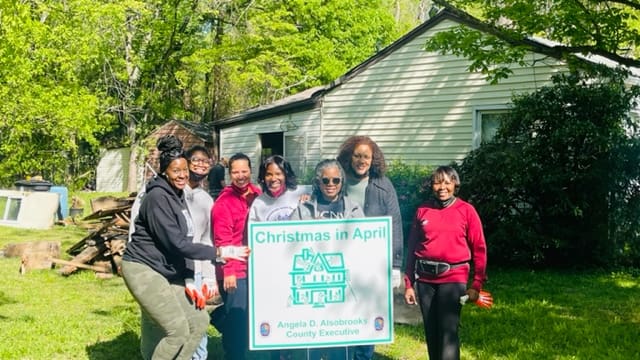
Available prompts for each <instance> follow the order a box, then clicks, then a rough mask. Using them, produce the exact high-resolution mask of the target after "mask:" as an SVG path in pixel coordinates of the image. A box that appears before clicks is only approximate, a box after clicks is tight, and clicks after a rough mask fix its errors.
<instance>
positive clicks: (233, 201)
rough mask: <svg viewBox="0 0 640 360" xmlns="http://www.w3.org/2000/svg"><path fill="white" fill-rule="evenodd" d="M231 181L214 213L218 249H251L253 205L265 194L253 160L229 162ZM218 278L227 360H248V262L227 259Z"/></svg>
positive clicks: (240, 156)
mask: <svg viewBox="0 0 640 360" xmlns="http://www.w3.org/2000/svg"><path fill="white" fill-rule="evenodd" d="M229 177H230V178H231V185H230V186H227V187H225V188H224V189H223V190H222V192H221V193H220V195H219V196H218V199H216V202H215V204H214V205H213V209H212V210H211V216H212V217H211V222H212V224H213V242H214V244H215V246H216V248H218V249H222V248H224V247H226V246H236V247H242V246H246V245H247V239H246V238H245V234H246V232H245V224H246V221H247V216H248V214H249V209H250V208H251V203H252V202H253V200H254V199H255V198H256V197H258V195H260V193H261V191H260V188H259V187H257V186H256V185H254V184H252V183H251V160H250V159H249V157H248V156H247V155H245V154H241V153H238V154H235V155H233V156H232V157H231V158H230V159H229ZM216 275H217V276H218V282H219V284H218V287H219V289H220V294H221V295H222V299H223V300H224V310H225V311H226V316H225V317H224V320H222V323H221V324H220V325H221V330H222V348H223V349H224V358H225V359H230V360H244V358H245V354H246V352H247V349H248V346H249V339H248V336H249V329H248V326H249V324H248V313H247V307H248V302H249V299H248V293H247V262H246V261H242V260H238V259H227V260H226V262H225V263H224V264H222V265H221V266H219V269H217V270H216ZM212 316H214V314H212ZM214 322H215V321H214ZM214 325H215V323H214Z"/></svg>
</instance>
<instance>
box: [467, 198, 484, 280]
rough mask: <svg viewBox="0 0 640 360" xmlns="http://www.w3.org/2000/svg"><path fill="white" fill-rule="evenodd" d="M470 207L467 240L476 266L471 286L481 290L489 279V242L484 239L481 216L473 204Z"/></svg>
mask: <svg viewBox="0 0 640 360" xmlns="http://www.w3.org/2000/svg"><path fill="white" fill-rule="evenodd" d="M468 208H469V210H468V211H467V221H468V224H469V227H468V228H467V242H468V243H469V249H470V250H471V256H472V259H473V266H474V275H473V283H472V284H471V287H472V288H474V289H476V290H478V291H480V290H481V289H482V285H483V284H484V282H485V281H486V280H487V274H486V271H487V244H486V242H485V239H484V233H483V231H482V223H481V221H480V216H478V213H477V212H476V210H475V209H474V208H473V206H469V207H468Z"/></svg>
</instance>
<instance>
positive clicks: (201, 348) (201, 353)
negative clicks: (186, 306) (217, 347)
mask: <svg viewBox="0 0 640 360" xmlns="http://www.w3.org/2000/svg"><path fill="white" fill-rule="evenodd" d="M193 282H194V284H195V285H196V288H197V289H202V273H201V272H198V273H195V274H194V275H193ZM208 341H209V339H208V337H207V334H206V333H205V334H204V336H203V337H202V340H201V341H200V345H198V348H197V349H196V352H195V353H193V356H192V357H191V360H207V356H208V355H209V354H208V352H207V342H208Z"/></svg>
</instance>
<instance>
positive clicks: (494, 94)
mask: <svg viewBox="0 0 640 360" xmlns="http://www.w3.org/2000/svg"><path fill="white" fill-rule="evenodd" d="M461 24H462V25H464V26H469V27H471V28H475V29H478V30H479V29H480V28H479V27H478V26H477V23H474V22H473V21H472V20H470V19H466V18H464V19H463V18H461V17H459V16H457V15H455V14H453V13H451V12H449V11H446V10H443V11H441V12H439V13H438V14H437V15H435V16H434V17H432V18H431V19H429V20H427V21H426V22H424V23H423V24H421V25H420V26H418V27H416V28H415V29H414V30H412V31H410V32H409V33H407V34H406V35H405V36H403V37H402V38H400V39H398V40H397V41H395V42H394V43H392V44H391V45H389V46H388V47H386V48H385V49H383V50H381V51H380V52H378V53H377V54H375V55H373V56H372V57H371V58H369V59H368V60H366V61H365V62H363V63H362V64H360V65H358V66H356V67H355V68H353V69H351V70H350V71H349V72H347V73H346V74H344V75H343V76H342V77H340V78H339V79H337V80H335V81H334V82H333V83H331V84H328V85H326V86H321V87H316V88H312V89H308V90H307V91H303V92H301V93H299V94H296V95H294V96H291V97H289V98H285V99H282V100H280V101H278V102H275V103H272V104H269V105H265V106H261V107H257V108H254V109H250V110H247V111H245V112H243V113H240V114H237V115H234V116H231V117H229V118H226V119H221V120H218V121H216V122H215V126H216V128H217V129H218V130H219V135H220V143H219V149H220V153H221V155H222V156H229V155H231V154H233V153H236V152H244V153H246V154H247V155H249V157H250V158H251V159H253V161H254V162H255V163H259V162H260V160H261V159H262V158H263V157H264V156H266V155H269V154H271V153H279V154H282V155H284V156H285V157H286V158H287V159H288V160H289V161H290V162H291V163H292V166H293V167H294V170H295V171H296V173H297V174H298V175H299V176H302V177H304V174H305V172H306V171H308V169H310V168H313V166H314V165H315V164H316V163H317V162H318V161H319V160H321V159H324V158H333V157H335V156H336V155H337V154H336V153H337V149H338V147H339V146H340V144H341V143H342V142H343V141H344V139H345V138H347V137H348V136H351V135H368V136H370V137H371V138H372V139H373V140H374V141H376V142H377V143H378V144H379V145H380V147H381V148H382V150H383V151H384V153H385V157H386V158H387V161H391V160H394V159H398V160H402V161H404V162H408V163H419V164H425V165H438V164H445V163H449V162H451V161H459V160H462V159H463V158H464V157H465V156H466V155H467V153H468V152H469V151H470V150H472V149H474V148H476V147H478V146H480V144H481V143H482V141H483V139H484V140H487V139H489V138H491V137H492V136H493V134H494V133H495V130H496V128H497V126H498V123H497V121H498V120H497V116H496V115H498V114H500V113H503V112H505V111H508V108H509V107H510V104H511V98H512V96H513V95H514V94H517V93H530V92H533V91H535V90H536V89H538V88H539V87H541V86H544V85H548V84H550V79H551V77H552V76H553V75H554V74H556V73H558V72H563V71H566V69H567V68H566V66H565V65H564V64H563V63H562V62H561V61H560V60H558V59H555V58H550V57H547V56H545V55H542V54H538V53H529V54H527V60H529V61H527V62H528V63H529V64H532V65H530V66H519V65H516V64H514V65H513V66H512V67H511V69H512V70H513V74H512V75H511V76H510V77H509V78H508V79H506V80H503V81H502V82H500V83H499V84H495V85H492V84H490V83H488V82H487V81H486V80H485V76H484V75H483V74H481V73H473V72H469V71H468V68H469V65H470V61H469V60H467V59H466V58H462V57H457V56H454V55H442V54H439V53H435V52H427V51H425V50H424V44H425V42H426V40H427V39H429V38H430V37H432V36H433V35H434V34H436V33H438V32H441V31H444V30H447V29H450V28H452V27H457V26H459V25H461ZM532 41H535V40H532ZM539 43H540V45H541V46H549V44H548V43H545V42H539ZM534 60H535V61H534ZM589 60H590V61H591V59H589Z"/></svg>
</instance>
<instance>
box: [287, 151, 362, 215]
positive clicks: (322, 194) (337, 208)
mask: <svg viewBox="0 0 640 360" xmlns="http://www.w3.org/2000/svg"><path fill="white" fill-rule="evenodd" d="M314 172H315V177H314V179H313V183H312V194H311V199H309V200H308V201H305V202H303V203H301V204H300V205H298V208H297V209H296V210H295V211H294V212H293V214H291V220H310V219H348V218H359V217H364V212H363V211H362V208H361V207H360V206H359V205H358V204H356V203H355V202H353V201H351V199H349V198H348V197H346V196H345V195H346V192H345V187H344V186H343V185H344V181H345V173H344V170H343V169H342V166H341V165H340V163H339V162H338V161H337V160H334V159H329V160H322V161H320V163H318V165H316V169H315V171H314Z"/></svg>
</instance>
